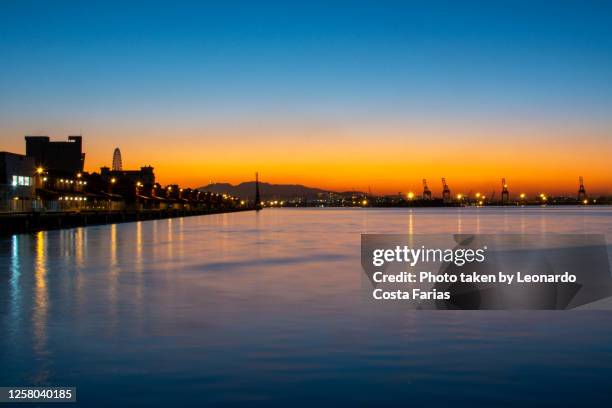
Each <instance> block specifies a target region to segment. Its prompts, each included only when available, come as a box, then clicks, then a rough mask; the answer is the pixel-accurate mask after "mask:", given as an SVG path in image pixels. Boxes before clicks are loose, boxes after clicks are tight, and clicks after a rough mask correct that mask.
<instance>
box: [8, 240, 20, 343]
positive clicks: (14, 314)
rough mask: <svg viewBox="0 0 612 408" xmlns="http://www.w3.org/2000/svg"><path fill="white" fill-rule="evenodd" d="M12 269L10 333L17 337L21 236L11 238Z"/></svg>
mask: <svg viewBox="0 0 612 408" xmlns="http://www.w3.org/2000/svg"><path fill="white" fill-rule="evenodd" d="M10 262H11V267H10V274H11V276H10V280H9V286H10V293H11V295H10V296H11V303H10V310H11V311H10V313H11V318H10V320H9V321H10V324H11V327H10V331H9V333H10V334H11V335H13V336H14V335H16V334H17V333H18V329H19V324H20V320H21V306H20V305H21V285H20V282H19V281H20V277H21V262H20V256H19V236H18V235H13V236H12V237H11V261H10Z"/></svg>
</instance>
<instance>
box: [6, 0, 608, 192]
mask: <svg viewBox="0 0 612 408" xmlns="http://www.w3.org/2000/svg"><path fill="white" fill-rule="evenodd" d="M26 134H31V135H49V136H51V137H52V138H54V139H65V138H66V136H67V135H69V134H82V135H83V137H84V148H85V151H86V153H87V157H86V168H87V169H88V170H90V171H93V170H97V169H98V168H99V167H100V166H103V165H110V162H111V159H112V153H113V149H114V148H115V147H120V148H121V151H122V154H123V163H124V167H130V168H136V167H138V166H140V165H144V164H150V165H153V166H154V167H155V170H156V174H157V177H158V179H159V181H161V182H162V183H171V182H176V183H180V184H183V185H189V186H192V187H197V186H201V185H205V184H208V182H209V181H210V180H213V181H216V182H232V183H238V182H241V181H246V180H251V179H252V178H253V173H254V172H255V171H256V170H258V171H259V172H260V173H261V174H262V178H263V180H264V181H269V182H275V183H300V184H306V185H309V186H313V187H320V188H329V189H335V190H349V189H353V188H354V189H358V190H367V189H368V187H371V189H372V191H373V192H374V193H378V194H382V193H395V192H398V191H404V192H405V191H408V190H413V191H415V192H418V191H420V188H421V187H420V183H421V179H422V178H427V179H429V181H430V185H431V187H432V190H433V191H434V194H436V193H437V194H439V190H440V177H446V178H447V179H448V181H449V184H450V186H451V188H452V189H453V191H457V192H458V191H463V192H468V191H470V190H473V191H483V192H487V193H488V192H490V191H492V190H494V189H495V190H498V189H499V183H500V178H501V177H506V178H507V179H508V182H509V184H510V189H511V191H512V192H518V191H527V192H532V193H536V192H541V191H546V192H549V193H557V192H566V193H571V194H574V193H575V190H577V179H578V176H580V175H582V176H584V177H585V181H586V183H587V189H588V190H589V192H592V193H595V192H599V193H612V176H611V174H610V167H611V165H610V161H611V159H612V3H611V2H586V1H572V2H565V1H561V2H558V1H555V2H545V1H540V2H528V1H514V2H504V1H493V2H490V1H488V2H454V1H447V2H443V1H432V2H400V1H397V2H383V1H376V2H358V1H354V2H349V1H346V2H335V3H334V4H333V5H332V4H331V2H313V1H309V2H302V4H301V5H298V4H297V2H211V3H210V4H205V3H204V2H181V1H175V2H159V3H156V2H129V4H123V3H122V2H116V3H115V2H108V1H106V2H89V1H88V2H67V1H57V2H55V1H53V2H48V1H45V2H43V1H40V2H31V1H2V2H0V139H1V144H0V150H7V151H13V152H21V153H22V152H24V150H25V143H24V139H23V137H24V135H26Z"/></svg>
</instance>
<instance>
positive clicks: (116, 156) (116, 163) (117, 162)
mask: <svg viewBox="0 0 612 408" xmlns="http://www.w3.org/2000/svg"><path fill="white" fill-rule="evenodd" d="M112 169H113V171H121V170H123V163H122V162H121V150H119V148H118V147H115V151H114V152H113V167H112Z"/></svg>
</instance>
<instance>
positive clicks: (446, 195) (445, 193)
mask: <svg viewBox="0 0 612 408" xmlns="http://www.w3.org/2000/svg"><path fill="white" fill-rule="evenodd" d="M442 201H444V203H447V204H448V203H450V202H451V201H452V198H451V191H450V188H449V187H448V184H446V178H444V177H442Z"/></svg>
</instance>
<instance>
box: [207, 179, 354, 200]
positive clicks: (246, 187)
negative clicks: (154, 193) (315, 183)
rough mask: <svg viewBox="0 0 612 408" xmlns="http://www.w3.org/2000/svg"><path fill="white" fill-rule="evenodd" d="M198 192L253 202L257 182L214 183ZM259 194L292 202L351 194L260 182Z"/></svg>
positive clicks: (265, 198)
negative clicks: (209, 192)
mask: <svg viewBox="0 0 612 408" xmlns="http://www.w3.org/2000/svg"><path fill="white" fill-rule="evenodd" d="M198 190H203V191H211V192H213V193H219V194H229V195H232V196H238V197H243V198H247V199H249V200H253V199H254V198H255V182H254V181H247V182H244V183H240V184H238V185H232V184H229V183H213V184H209V185H207V186H204V187H198ZM259 193H260V195H261V199H262V200H272V199H275V200H291V199H293V198H306V199H308V200H310V199H315V198H317V197H319V195H320V194H329V193H335V194H350V193H336V192H334V191H328V190H322V189H320V188H312V187H306V186H303V185H300V184H270V183H262V182H259Z"/></svg>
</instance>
